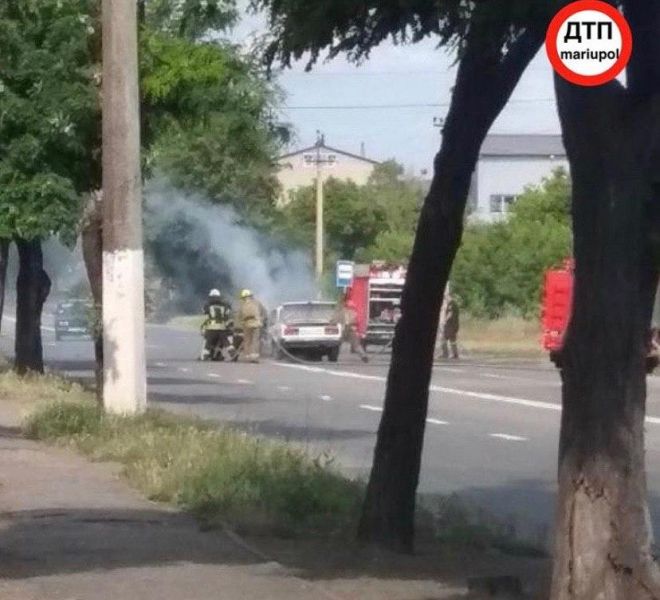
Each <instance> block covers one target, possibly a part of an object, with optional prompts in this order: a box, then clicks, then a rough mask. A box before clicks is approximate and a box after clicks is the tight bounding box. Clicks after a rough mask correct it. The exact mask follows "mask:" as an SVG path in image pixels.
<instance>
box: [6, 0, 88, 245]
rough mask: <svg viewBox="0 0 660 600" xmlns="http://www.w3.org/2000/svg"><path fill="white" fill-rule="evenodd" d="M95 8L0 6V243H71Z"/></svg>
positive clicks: (46, 1)
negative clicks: (53, 237) (53, 238)
mask: <svg viewBox="0 0 660 600" xmlns="http://www.w3.org/2000/svg"><path fill="white" fill-rule="evenodd" d="M93 4H94V3H93V2H92V1H91V0H89V1H88V0H67V1H62V0H60V1H58V0H43V1H40V2H38V3H37V2H25V1H23V2H8V3H3V4H2V5H0V47H2V56H0V64H1V68H0V115H1V117H0V236H2V237H14V236H17V237H21V238H24V239H33V238H43V237H46V236H48V235H50V234H54V233H60V234H63V235H64V236H65V237H66V238H67V239H69V240H71V239H72V237H73V233H74V230H75V225H76V221H77V215H78V208H79V198H80V194H81V193H82V192H84V191H85V190H87V189H88V188H89V184H90V169H89V164H88V163H89V160H88V159H89V153H90V148H93V147H94V146H95V144H94V142H95V139H96V136H97V134H98V118H99V115H100V109H99V102H98V90H97V82H96V81H95V79H94V72H93V70H92V68H91V64H92V39H93V37H94V35H95V30H94V27H93V24H92V19H91V17H90V15H91V13H92V9H93Z"/></svg>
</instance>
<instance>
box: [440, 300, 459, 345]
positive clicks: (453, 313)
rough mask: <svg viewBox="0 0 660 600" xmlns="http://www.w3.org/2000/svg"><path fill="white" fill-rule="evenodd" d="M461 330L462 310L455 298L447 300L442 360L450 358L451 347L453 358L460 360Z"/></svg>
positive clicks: (443, 328) (443, 326)
mask: <svg viewBox="0 0 660 600" xmlns="http://www.w3.org/2000/svg"><path fill="white" fill-rule="evenodd" d="M459 328H460V309H459V308H458V303H457V302H456V300H454V299H453V298H448V299H447V306H446V308H445V320H444V323H443V324H442V358H449V348H450V347H451V355H452V358H458V330H459Z"/></svg>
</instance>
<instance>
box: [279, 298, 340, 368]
mask: <svg viewBox="0 0 660 600" xmlns="http://www.w3.org/2000/svg"><path fill="white" fill-rule="evenodd" d="M336 316H337V305H336V304H335V303H334V302H313V301H310V302H287V303H286V304H282V305H281V306H279V307H278V308H277V309H275V310H274V311H273V312H272V313H271V315H270V318H269V324H270V335H271V340H272V342H271V343H272V350H273V356H275V357H276V358H278V359H282V358H284V357H285V356H286V354H287V353H300V354H303V355H305V357H308V358H311V359H313V360H321V359H322V358H323V357H324V356H327V357H328V360H329V361H331V362H337V360H338V359H339V351H340V348H341V340H342V331H341V325H339V324H338V323H337V322H336Z"/></svg>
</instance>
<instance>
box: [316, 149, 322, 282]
mask: <svg viewBox="0 0 660 600" xmlns="http://www.w3.org/2000/svg"><path fill="white" fill-rule="evenodd" d="M321 140H322V138H319V141H317V142H316V278H317V279H318V280H319V281H321V278H322V277H323V169H322V168H321V167H322V163H321V143H322V141H321Z"/></svg>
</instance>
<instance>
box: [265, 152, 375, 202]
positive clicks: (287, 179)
mask: <svg viewBox="0 0 660 600" xmlns="http://www.w3.org/2000/svg"><path fill="white" fill-rule="evenodd" d="M323 152H324V154H334V156H335V157H336V162H335V164H333V165H324V166H323V176H324V178H325V179H327V178H329V177H335V178H337V179H350V180H351V181H353V182H354V183H356V184H358V185H364V184H365V183H367V181H368V180H369V177H370V176H371V174H372V173H373V170H374V166H375V165H374V164H373V163H372V162H370V161H367V160H360V159H359V158H353V157H351V156H345V155H343V154H340V153H332V152H327V151H325V150H324V151H323ZM311 153H313V152H311ZM307 154H310V153H307ZM279 165H280V171H279V173H278V176H277V177H278V179H279V181H280V185H281V186H282V189H283V199H282V201H283V202H286V199H287V197H288V192H289V191H291V190H295V189H296V188H299V187H302V186H309V185H313V184H314V183H315V182H316V168H315V167H314V166H307V165H306V164H305V159H304V154H302V153H301V154H295V155H293V156H289V157H287V158H284V159H281V160H280V161H279Z"/></svg>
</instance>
